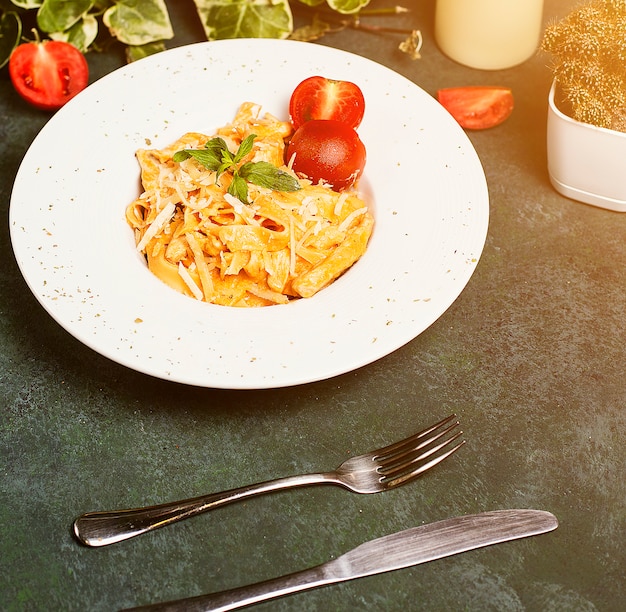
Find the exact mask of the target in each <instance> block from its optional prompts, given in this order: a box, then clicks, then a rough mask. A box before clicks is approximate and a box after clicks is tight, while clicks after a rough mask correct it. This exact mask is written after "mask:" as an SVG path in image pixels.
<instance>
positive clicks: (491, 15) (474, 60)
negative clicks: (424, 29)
mask: <svg viewBox="0 0 626 612" xmlns="http://www.w3.org/2000/svg"><path fill="white" fill-rule="evenodd" d="M542 17H543V0H437V5H436V11H435V39H436V41H437V44H438V45H439V48H440V49H441V50H442V51H443V53H445V54H446V55H447V56H448V57H450V58H451V59H453V60H455V61H456V62H459V63H460V64H464V65H465V66H470V67H471V68H480V69H482V70H500V69H503V68H510V67H511V66H516V65H517V64H521V63H522V62H524V61H526V60H527V59H529V58H530V57H531V56H532V55H533V53H535V51H536V49H537V47H538V44H539V38H540V36H541V27H542Z"/></svg>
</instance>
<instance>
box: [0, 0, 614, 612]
mask: <svg viewBox="0 0 626 612" xmlns="http://www.w3.org/2000/svg"><path fill="white" fill-rule="evenodd" d="M169 4H170V6H171V8H172V16H173V19H175V27H176V30H177V32H178V36H177V38H176V39H175V40H174V41H173V43H172V44H173V45H176V44H184V43H187V42H192V41H195V40H200V38H201V32H200V29H199V27H198V25H197V24H196V23H195V22H194V21H193V20H192V19H190V18H188V17H187V16H186V15H185V11H186V10H187V8H188V6H189V5H188V3H187V2H176V3H173V2H170V3H169ZM409 4H411V3H409ZM412 4H415V5H419V6H416V7H415V9H414V10H413V12H411V13H410V14H409V15H407V16H404V17H403V18H402V19H400V18H397V19H396V21H395V24H399V23H401V22H402V24H403V25H405V27H406V26H408V27H413V28H420V29H421V30H422V32H423V35H424V47H423V57H422V59H421V60H419V61H412V60H411V59H409V58H408V57H407V56H405V55H403V54H401V53H400V52H398V51H397V50H396V47H397V44H398V42H399V40H398V36H397V35H374V34H369V33H365V32H358V31H345V32H341V33H337V34H333V35H329V36H327V37H326V38H325V39H324V40H323V41H322V43H320V44H327V45H330V46H334V47H337V48H341V49H345V50H348V51H352V52H356V53H359V54H361V55H364V56H366V57H369V58H371V59H373V60H375V61H378V62H380V63H381V64H384V65H386V66H388V67H390V68H392V69H394V70H396V71H397V72H399V73H401V74H402V75H404V76H406V77H408V78H409V79H411V80H412V81H414V82H415V83H417V84H418V85H420V86H421V87H422V88H423V89H425V90H426V91H428V92H429V93H432V94H434V93H435V91H436V90H437V89H438V88H440V87H446V86H455V85H468V84H489V85H493V84H498V85H505V86H510V87H512V89H513V91H514V94H515V98H516V109H515V111H514V113H513V115H512V116H511V118H510V119H509V120H508V121H507V122H506V123H505V124H503V125H501V126H499V127H497V128H495V129H492V130H488V131H484V132H474V133H471V134H469V135H470V138H471V140H472V142H473V144H474V146H475V148H476V150H477V152H478V155H479V156H480V158H481V160H482V162H483V165H484V170H485V174H486V177H487V181H488V185H489V190H490V196H491V203H490V215H491V216H490V227H489V233H488V237H487V241H486V245H485V250H484V253H483V256H482V258H481V261H480V263H479V265H478V268H477V270H476V272H475V274H474V276H473V277H472V279H471V280H470V282H469V284H468V286H467V288H466V289H465V290H464V292H463V293H462V294H461V296H460V297H459V299H458V300H457V301H456V302H455V303H454V304H453V306H452V307H451V308H450V309H449V310H448V311H447V312H446V313H445V314H444V315H443V316H442V317H441V318H440V319H439V320H438V321H437V322H436V323H434V324H433V325H432V326H431V327H430V328H429V329H427V330H426V331H425V332H424V333H422V334H421V335H420V336H419V337H418V338H416V339H415V340H413V341H412V342H410V343H409V344H408V345H406V346H405V347H403V348H401V349H400V350H398V351H396V352H395V353H393V354H391V355H389V356H388V357H386V358H383V359H381V360H379V361H377V362H375V363H373V364H371V365H369V366H367V367H364V368H362V369H359V370H358V371H355V372H352V373H349V374H345V375H342V376H339V377H337V378H333V379H331V380H327V381H324V382H318V383H313V384H308V385H302V386H298V387H293V388H288V389H275V390H266V391H225V390H211V389H201V388H192V387H186V386H183V385H179V384H175V383H171V382H166V381H162V380H158V379H154V378H151V377H149V376H146V375H143V374H139V373H136V372H134V371H131V370H129V369H126V368H124V367H123V366H121V365H118V364H116V363H113V362H111V361H109V360H107V359H106V358H104V357H101V356H100V355H98V354H97V353H95V352H93V351H92V350H91V349H89V348H87V347H85V346H83V345H82V344H80V343H79V342H78V341H77V340H75V339H74V338H73V337H72V336H70V335H69V334H68V333H67V332H65V331H64V330H63V329H62V328H61V327H59V326H58V325H57V323H55V322H54V321H53V320H52V319H51V318H50V317H49V316H48V315H47V314H46V313H45V312H44V310H43V309H42V307H41V306H40V305H39V303H38V302H37V301H36V299H35V298H34V297H33V295H32V294H31V293H30V291H29V289H28V288H27V286H26V283H25V281H24V280H23V278H22V276H21V275H20V272H19V270H18V268H17V265H16V263H15V259H14V257H13V253H12V250H11V245H10V240H9V233H8V223H7V221H6V219H7V212H8V207H9V200H10V193H11V187H12V183H13V179H14V177H15V173H16V172H17V169H18V166H19V164H20V161H21V159H22V157H23V155H24V154H25V152H26V150H27V149H28V147H29V145H30V143H31V142H32V140H33V138H34V137H35V135H36V134H37V133H38V131H39V130H40V129H41V127H42V126H43V125H44V124H45V122H46V121H47V119H48V118H49V115H47V114H45V113H41V112H39V111H36V110H33V109H31V108H29V107H27V106H26V105H25V104H24V103H22V102H21V100H20V99H18V97H17V95H16V94H15V93H14V92H13V90H12V88H11V86H10V83H9V80H8V75H7V71H6V68H5V69H4V70H2V71H1V72H0V151H1V155H0V156H1V159H2V161H1V163H0V168H1V170H0V172H1V178H0V206H1V207H2V214H3V217H4V219H5V222H4V224H3V226H2V229H1V230H0V256H1V258H2V262H3V265H2V266H0V287H1V289H0V410H1V413H0V415H1V416H0V419H1V421H0V609H2V610H10V611H16V610H81V611H82V610H115V609H118V608H121V607H127V606H132V605H139V604H146V603H151V602H156V601H161V600H164V599H173V598H178V597H185V596H191V595H197V594H200V593H204V592H210V591H216V590H221V589H225V588H230V587H234V586H237V585H241V584H246V583H249V582H253V581H258V580H262V579H265V578H270V577H273V576H277V575H280V574H284V573H289V572H292V571H295V570H298V569H303V568H305V567H309V566H312V565H316V564H318V563H322V562H324V561H326V560H328V559H330V558H333V557H336V556H338V555H339V554H341V553H343V552H345V551H346V550H348V549H350V548H352V547H353V546H355V545H357V544H359V543H361V542H363V541H365V540H368V539H370V538H373V537H376V536H380V535H384V534H387V533H391V532H393V531H396V530H400V529H405V528H408V527H412V526H415V525H420V524H423V523H425V522H430V521H435V520H439V519H442V518H447V517H451V516H454V515H457V514H467V513H474V512H480V511H483V510H493V509H500V508H516V507H524V508H539V509H544V510H549V511H551V512H553V513H554V514H555V515H556V516H557V517H558V519H559V521H560V526H559V528H558V529H557V530H556V531H555V532H553V533H551V534H547V535H544V536H539V537H535V538H530V539H527V540H521V541H518V542H510V543H507V544H503V545H499V546H496V547H491V548H488V549H485V550H481V551H476V552H471V553H466V554H463V555H459V556H456V557H452V558H449V559H445V560H441V561H436V562H433V563H429V564H426V565H423V566H420V567H416V568H412V569H408V570H402V571H399V572H394V573H391V574H386V575H382V576H377V577H372V578H366V579H362V580H358V581H354V582H351V583H346V584H343V585H339V586H335V587H329V588H325V589H319V590H316V591H312V592H309V593H304V594H300V595H295V596H292V597H289V598H286V599H283V600H280V601H278V602H275V603H269V604H264V605H260V606H258V609H267V610H298V611H302V610H311V611H312V610H398V611H404V610H471V611H485V610H537V611H544V610H555V611H556V610H559V611H560V610H583V611H591V610H600V611H618V610H620V609H624V608H623V605H624V601H626V577H625V571H626V552H625V551H626V547H625V546H624V544H625V539H626V538H625V536H626V478H625V474H626V444H624V434H625V432H626V376H625V371H624V368H625V363H626V359H625V358H626V350H625V341H626V334H625V327H626V325H625V322H626V275H625V271H626V216H625V215H623V214H621V215H620V214H618V213H612V212H609V211H605V210H601V209H599V208H594V207H590V206H586V205H583V204H580V203H576V202H573V201H571V200H568V199H565V198H563V197H561V196H559V195H558V194H557V193H556V192H555V191H554V190H553V189H552V188H551V186H550V184H549V180H548V176H547V170H546V153H545V133H546V108H547V93H548V89H549V83H550V75H549V72H548V70H547V68H546V64H547V59H546V58H545V57H542V56H537V57H534V58H533V59H531V60H529V61H528V62H526V63H524V64H523V65H521V66H519V67H516V68H513V69H510V70H504V71H500V72H494V73H489V72H482V71H478V70H471V69H469V68H464V67H463V66H460V65H458V64H455V63H454V62H452V61H450V60H449V59H447V58H445V57H444V56H443V55H442V54H441V53H440V52H439V50H438V49H437V47H436V45H435V42H434V40H433V13H434V8H433V7H434V2H433V0H429V1H426V0H425V1H423V2H420V3H417V2H415V3H412ZM573 4H574V2H567V1H565V0H559V1H556V0H552V1H550V0H548V2H547V6H546V10H545V18H546V20H547V19H550V18H551V17H553V16H556V15H563V14H564V13H565V12H566V11H567V9H568V8H569V7H571V6H572V5H573ZM89 62H90V66H91V71H92V80H93V79H96V78H98V77H100V76H102V75H104V74H106V73H107V72H108V71H110V70H113V69H114V68H117V67H118V66H120V65H121V64H122V63H123V59H122V57H121V56H120V55H119V54H118V53H114V52H108V53H105V54H101V55H94V54H90V56H89ZM451 412H456V413H457V414H458V416H459V418H460V420H461V423H462V426H463V429H464V431H465V438H466V439H467V444H466V445H465V447H464V448H463V449H462V450H461V451H460V452H459V453H458V454H457V455H455V456H454V457H453V458H451V459H449V460H448V461H447V462H446V463H444V464H442V465H441V466H439V467H438V468H436V469H435V470H434V471H432V472H430V473H429V474H427V475H426V476H425V477H423V478H422V479H420V480H418V481H417V482H414V483H412V484H410V485H408V486H406V487H403V488H400V489H397V490H394V491H391V492H387V493H384V494H380V495H373V496H363V495H354V494H351V493H348V492H347V491H344V490H341V489H338V488H334V487H318V488H309V489H300V490H297V491H292V492H283V493H277V494H273V495H268V496H264V497H258V498H255V499H251V500H248V501H246V502H243V503H239V504H234V505H230V506H228V507H225V508H222V509H218V510H215V511H213V512H212V513H209V514H205V515H202V516H199V517H196V518H193V519H190V520H188V521H185V522H183V523H179V524H177V525H173V526H170V527H167V528H165V529H161V530H158V531H156V532H154V533H152V534H147V535H144V536H142V537H139V538H136V539H134V540H131V541H128V542H125V543H121V544H117V545H114V546H110V547H107V548H103V549H88V548H85V547H83V546H81V545H79V544H78V543H77V542H76V541H75V540H74V539H73V537H72V535H71V531H70V527H71V523H72V520H73V518H74V517H75V516H77V515H78V514H79V513H81V512H84V511H88V510H96V509H109V508H117V507H130V506H134V505H144V504H148V503H156V502H160V501H166V500H171V499H177V498H183V497H189V496H193V495H199V494H201V493H205V492H213V491H220V490H223V489H227V488H232V487H235V486H239V485H243V484H248V483H252V482H257V481H260V480H266V479H270V478H273V477H278V476H286V475H290V474H294V473H299V472H304V471H310V470H321V469H331V468H333V467H335V466H336V465H338V464H339V463H340V462H341V461H343V460H344V459H345V458H347V457H349V456H351V455H354V454H359V453H360V452H365V451H367V450H370V449H371V448H375V447H376V446H378V445H380V444H383V443H388V442H391V441H393V440H395V439H397V438H400V437H403V436H405V435H407V434H409V433H411V432H412V431H414V430H417V429H420V428H422V427H423V426H426V425H428V424H429V423H430V422H432V421H434V420H438V419H439V418H442V417H444V416H446V415H447V414H449V413H451Z"/></svg>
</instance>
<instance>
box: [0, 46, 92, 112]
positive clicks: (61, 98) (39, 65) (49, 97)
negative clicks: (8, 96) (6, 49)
mask: <svg viewBox="0 0 626 612" xmlns="http://www.w3.org/2000/svg"><path fill="white" fill-rule="evenodd" d="M9 74H10V75H11V81H12V83H13V86H14V87H15V89H16V90H17V92H18V93H19V94H20V96H22V98H24V100H26V101H27V102H29V103H30V104H32V105H33V106H36V107H37V108H41V109H43V110H56V109H57V108H60V107H61V106H63V105H64V104H65V103H66V102H67V101H68V100H70V99H71V98H73V97H74V96H75V95H76V94H77V93H78V92H79V91H82V90H83V89H85V87H86V86H87V82H88V80H89V68H88V66H87V60H86V59H85V56H84V55H83V54H82V53H81V52H80V51H79V50H78V49H77V48H76V47H75V46H74V45H71V44H70V43H66V42H62V41H58V40H45V41H43V42H29V43H23V44H21V45H19V46H18V47H16V48H15V49H14V50H13V53H11V57H10V59H9Z"/></svg>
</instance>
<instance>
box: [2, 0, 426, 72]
mask: <svg viewBox="0 0 626 612" xmlns="http://www.w3.org/2000/svg"><path fill="white" fill-rule="evenodd" d="M173 1H175V0H173ZM194 3H195V8H196V12H197V14H198V18H199V20H200V22H201V24H202V27H203V29H204V32H205V35H206V38H207V40H216V39H224V38H244V37H249V38H296V39H300V40H315V39H317V38H319V37H321V36H323V35H324V34H326V33H328V32H332V31H336V30H338V29H343V28H348V27H349V28H356V29H361V30H364V31H388V32H396V33H405V34H407V35H408V38H407V39H406V40H405V41H404V42H403V43H402V44H401V45H400V48H401V49H402V50H403V51H404V52H405V53H408V54H410V55H411V56H412V57H414V58H417V57H419V47H420V46H421V36H419V32H417V31H409V30H399V29H398V30H394V29H392V28H381V27H376V26H368V25H365V24H363V23H362V21H361V19H362V18H364V17H367V16H375V15H387V14H397V13H398V12H403V11H405V10H406V9H402V8H401V7H393V8H389V7H383V8H374V9H369V8H367V9H366V7H367V6H368V5H369V3H370V0H271V1H268V0H194ZM294 11H298V12H304V13H306V12H308V14H309V15H310V17H311V23H310V25H309V26H304V27H302V28H294V20H293V12H294ZM26 23H29V24H31V27H28V28H27V27H26ZM32 27H34V28H35V29H36V30H37V31H38V33H39V35H40V38H42V39H44V38H51V39H53V40H63V41H65V42H69V43H71V44H73V45H74V46H76V47H77V48H78V49H79V50H80V51H82V52H83V53H86V52H88V51H94V50H96V51H97V50H99V49H100V48H101V46H102V44H104V43H103V42H102V41H103V40H106V39H107V38H110V39H111V40H117V41H118V42H120V43H122V44H123V45H124V46H125V48H126V54H127V59H128V61H134V60H136V59H139V58H141V57H144V56H146V55H151V54H153V53H157V52H159V51H163V50H164V49H165V48H166V46H165V43H166V41H167V40H170V39H171V38H173V37H174V31H173V28H172V24H171V21H170V17H169V12H168V7H167V3H166V1H165V0H0V67H2V66H4V65H5V64H6V63H7V62H8V60H9V57H10V55H11V52H12V50H13V49H14V48H15V47H16V46H17V45H18V44H19V43H20V42H21V41H22V31H26V30H27V29H28V30H30V29H32Z"/></svg>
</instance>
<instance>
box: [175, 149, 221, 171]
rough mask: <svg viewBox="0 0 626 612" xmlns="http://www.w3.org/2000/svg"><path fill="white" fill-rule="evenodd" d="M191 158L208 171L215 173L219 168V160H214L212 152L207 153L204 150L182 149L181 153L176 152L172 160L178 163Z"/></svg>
mask: <svg viewBox="0 0 626 612" xmlns="http://www.w3.org/2000/svg"><path fill="white" fill-rule="evenodd" d="M190 157H193V158H194V159H195V160H196V161H198V162H199V163H201V164H202V165H203V166H204V167H205V168H208V169H209V170H213V171H214V172H215V171H217V170H218V169H219V167H220V164H221V160H220V159H216V157H215V154H214V152H213V151H207V150H206V149H183V150H182V151H177V152H176V153H174V155H173V156H172V159H173V160H174V161H175V162H177V163H180V162H181V161H185V160H186V159H189V158H190Z"/></svg>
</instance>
